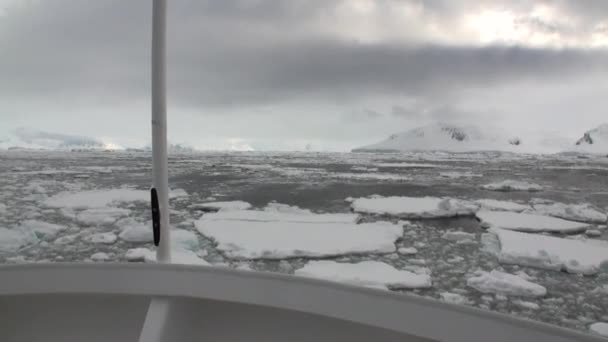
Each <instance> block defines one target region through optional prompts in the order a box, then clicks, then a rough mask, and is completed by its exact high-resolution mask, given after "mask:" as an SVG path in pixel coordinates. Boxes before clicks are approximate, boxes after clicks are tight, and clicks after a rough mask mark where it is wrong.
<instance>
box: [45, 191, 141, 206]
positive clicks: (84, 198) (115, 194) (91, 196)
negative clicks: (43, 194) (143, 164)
mask: <svg viewBox="0 0 608 342" xmlns="http://www.w3.org/2000/svg"><path fill="white" fill-rule="evenodd" d="M149 200H150V193H149V192H148V191H144V190H135V189H129V188H120V189H106V190H87V191H79V192H62V193H59V194H57V195H54V196H51V197H49V198H47V199H46V200H45V201H44V203H43V204H44V205H45V206H47V207H51V208H63V207H68V208H74V209H87V208H100V207H108V206H109V205H110V204H112V203H119V202H136V201H142V202H147V201H149Z"/></svg>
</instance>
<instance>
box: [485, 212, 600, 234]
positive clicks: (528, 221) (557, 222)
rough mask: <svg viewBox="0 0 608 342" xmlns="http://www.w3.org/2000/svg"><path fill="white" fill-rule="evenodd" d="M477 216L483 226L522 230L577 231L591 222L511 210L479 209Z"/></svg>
mask: <svg viewBox="0 0 608 342" xmlns="http://www.w3.org/2000/svg"><path fill="white" fill-rule="evenodd" d="M476 215H477V217H478V218H479V219H480V220H481V224H482V226H485V227H496V228H502V229H508V230H517V231H520V232H534V233H538V232H551V233H577V232H583V231H585V230H587V228H589V224H586V223H581V222H574V221H567V220H564V219H560V218H556V217H551V216H543V215H536V214H524V213H514V212H510V211H479V212H478V213H477V214H476Z"/></svg>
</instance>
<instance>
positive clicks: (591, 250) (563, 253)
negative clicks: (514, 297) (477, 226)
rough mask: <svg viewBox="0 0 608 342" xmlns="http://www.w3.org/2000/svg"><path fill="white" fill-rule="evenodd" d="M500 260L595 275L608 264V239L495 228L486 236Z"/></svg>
mask: <svg viewBox="0 0 608 342" xmlns="http://www.w3.org/2000/svg"><path fill="white" fill-rule="evenodd" d="M482 242H483V243H484V247H485V250H486V251H488V252H491V253H493V254H495V255H496V256H497V257H498V260H499V262H501V263H505V264H517V265H522V266H530V267H538V268H543V269H548V270H556V271H559V270H565V271H567V272H570V273H580V274H587V275H591V274H595V273H598V272H599V271H600V269H602V268H604V267H607V266H608V242H606V241H598V240H592V239H589V240H574V239H565V238H558V237H552V236H544V235H538V234H528V233H520V232H515V231H510V230H505V229H496V228H491V229H490V230H489V233H488V234H484V236H483V238H482Z"/></svg>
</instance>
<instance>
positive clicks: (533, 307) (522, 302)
mask: <svg viewBox="0 0 608 342" xmlns="http://www.w3.org/2000/svg"><path fill="white" fill-rule="evenodd" d="M511 303H513V304H514V305H517V306H519V307H520V308H522V309H527V310H538V309H540V306H539V305H538V304H536V303H533V302H528V301H525V300H521V299H515V300H512V301H511Z"/></svg>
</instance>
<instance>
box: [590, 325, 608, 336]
mask: <svg viewBox="0 0 608 342" xmlns="http://www.w3.org/2000/svg"><path fill="white" fill-rule="evenodd" d="M589 330H590V331H592V332H594V333H596V334H598V335H601V336H605V337H608V323H604V322H596V323H593V324H591V325H589Z"/></svg>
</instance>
